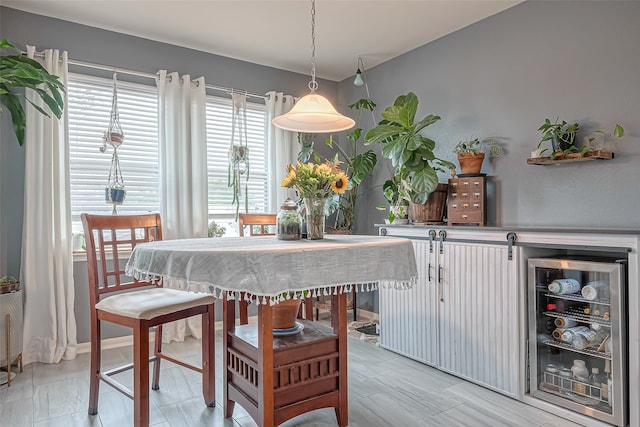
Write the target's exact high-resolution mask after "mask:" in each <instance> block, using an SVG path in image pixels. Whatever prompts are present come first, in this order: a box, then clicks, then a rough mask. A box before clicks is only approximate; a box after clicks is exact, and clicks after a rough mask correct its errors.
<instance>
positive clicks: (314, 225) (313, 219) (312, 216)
mask: <svg viewBox="0 0 640 427" xmlns="http://www.w3.org/2000/svg"><path fill="white" fill-rule="evenodd" d="M303 201H304V207H305V210H306V220H307V239H309V240H318V239H322V238H324V205H325V204H326V202H327V199H326V198H324V197H323V198H316V197H309V198H305V199H303Z"/></svg>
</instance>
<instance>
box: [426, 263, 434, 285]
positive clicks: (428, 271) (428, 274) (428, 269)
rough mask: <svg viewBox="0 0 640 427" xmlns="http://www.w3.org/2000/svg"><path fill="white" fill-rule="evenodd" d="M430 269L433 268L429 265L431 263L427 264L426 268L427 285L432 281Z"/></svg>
mask: <svg viewBox="0 0 640 427" xmlns="http://www.w3.org/2000/svg"><path fill="white" fill-rule="evenodd" d="M432 268H433V266H432V265H431V263H429V266H428V267H427V276H428V277H427V278H428V281H429V283H431V279H432V277H431V269H432Z"/></svg>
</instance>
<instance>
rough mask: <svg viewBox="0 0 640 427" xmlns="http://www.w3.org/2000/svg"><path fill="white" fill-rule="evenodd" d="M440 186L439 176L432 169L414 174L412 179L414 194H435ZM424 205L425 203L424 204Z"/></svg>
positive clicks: (424, 169)
mask: <svg viewBox="0 0 640 427" xmlns="http://www.w3.org/2000/svg"><path fill="white" fill-rule="evenodd" d="M437 186H438V174H437V173H436V171H435V170H433V169H432V168H423V169H422V170H421V171H419V172H416V173H414V175H413V177H412V179H411V190H412V192H413V193H426V194H427V197H428V194H429V193H431V192H433V191H434V190H435V189H436V187H437ZM423 203H424V202H423Z"/></svg>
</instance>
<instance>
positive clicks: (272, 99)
mask: <svg viewBox="0 0 640 427" xmlns="http://www.w3.org/2000/svg"><path fill="white" fill-rule="evenodd" d="M265 103H266V106H267V114H266V118H265V135H266V136H267V152H268V153H269V154H268V155H269V162H268V165H269V170H268V182H269V190H270V191H269V212H278V210H279V209H280V205H282V203H283V202H284V201H285V200H286V199H287V197H291V198H295V193H294V192H293V190H292V189H289V188H283V187H282V186H281V185H280V183H281V182H282V179H283V178H284V177H285V175H286V166H287V165H288V164H290V163H295V162H296V160H297V158H298V152H299V151H300V144H298V133H297V132H291V131H286V130H283V129H280V128H277V127H275V126H274V125H273V124H272V123H271V120H273V119H274V118H275V117H278V116H280V115H282V114H285V113H287V112H289V110H291V108H293V104H294V103H295V98H294V97H293V96H291V95H283V94H282V92H274V91H271V92H267V99H266V101H265Z"/></svg>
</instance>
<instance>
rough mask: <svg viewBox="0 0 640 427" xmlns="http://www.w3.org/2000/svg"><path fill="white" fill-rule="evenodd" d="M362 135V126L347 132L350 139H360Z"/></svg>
mask: <svg viewBox="0 0 640 427" xmlns="http://www.w3.org/2000/svg"><path fill="white" fill-rule="evenodd" d="M360 135H362V129H361V128H355V129H354V130H352V131H351V132H349V133H348V134H347V139H348V140H349V141H353V142H355V141H357V140H359V139H360Z"/></svg>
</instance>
